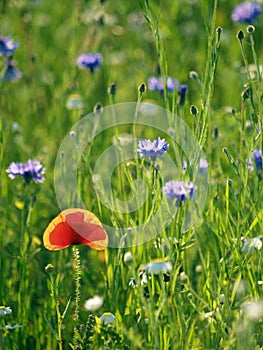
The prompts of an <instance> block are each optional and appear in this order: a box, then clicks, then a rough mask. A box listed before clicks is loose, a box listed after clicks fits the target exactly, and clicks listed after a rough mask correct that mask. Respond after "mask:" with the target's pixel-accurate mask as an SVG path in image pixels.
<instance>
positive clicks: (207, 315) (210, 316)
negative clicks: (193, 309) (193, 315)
mask: <svg viewBox="0 0 263 350" xmlns="http://www.w3.org/2000/svg"><path fill="white" fill-rule="evenodd" d="M214 313H215V312H214V311H209V312H205V313H203V314H202V315H201V320H208V321H209V322H211V321H212V319H213V315H214Z"/></svg>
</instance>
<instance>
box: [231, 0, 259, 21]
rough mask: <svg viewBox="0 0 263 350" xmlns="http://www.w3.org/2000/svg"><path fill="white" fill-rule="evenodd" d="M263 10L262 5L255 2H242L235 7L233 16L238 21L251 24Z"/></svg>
mask: <svg viewBox="0 0 263 350" xmlns="http://www.w3.org/2000/svg"><path fill="white" fill-rule="evenodd" d="M260 12H261V6H260V5H258V4H256V3H255V2H242V3H241V4H239V5H238V6H236V7H235V8H234V10H233V11H232V14H231V18H232V20H233V21H234V22H237V23H248V24H251V23H252V22H253V21H254V20H255V19H256V18H257V17H258V16H259V15H260Z"/></svg>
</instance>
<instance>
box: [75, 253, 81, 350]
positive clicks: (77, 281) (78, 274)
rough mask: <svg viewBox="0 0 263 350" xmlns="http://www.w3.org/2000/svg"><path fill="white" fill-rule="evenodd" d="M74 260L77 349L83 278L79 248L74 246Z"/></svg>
mask: <svg viewBox="0 0 263 350" xmlns="http://www.w3.org/2000/svg"><path fill="white" fill-rule="evenodd" d="M73 261H74V268H75V311H74V321H75V325H74V336H73V345H74V349H77V344H78V339H79V330H78V323H79V302H80V279H81V268H80V254H79V249H78V248H77V247H76V246H73Z"/></svg>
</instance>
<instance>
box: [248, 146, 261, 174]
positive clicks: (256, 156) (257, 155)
mask: <svg viewBox="0 0 263 350" xmlns="http://www.w3.org/2000/svg"><path fill="white" fill-rule="evenodd" d="M253 164H254V165H255V166H256V169H257V170H258V171H262V150H261V149H259V148H256V149H255V150H254V151H253V152H252V153H251V156H250V160H249V163H248V168H249V170H254V166H253Z"/></svg>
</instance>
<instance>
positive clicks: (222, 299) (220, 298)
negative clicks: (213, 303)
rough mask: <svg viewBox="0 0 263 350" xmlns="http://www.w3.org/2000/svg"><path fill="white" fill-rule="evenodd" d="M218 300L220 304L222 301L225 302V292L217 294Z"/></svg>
mask: <svg viewBox="0 0 263 350" xmlns="http://www.w3.org/2000/svg"><path fill="white" fill-rule="evenodd" d="M219 301H220V304H224V302H225V294H220V295H219Z"/></svg>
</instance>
